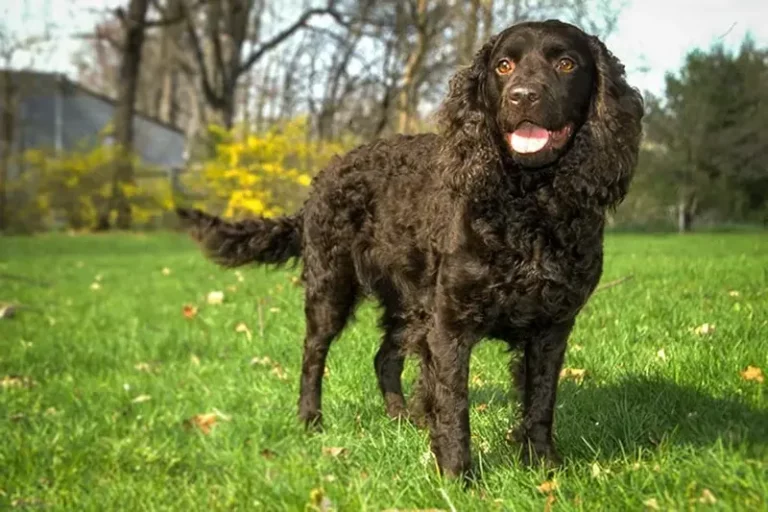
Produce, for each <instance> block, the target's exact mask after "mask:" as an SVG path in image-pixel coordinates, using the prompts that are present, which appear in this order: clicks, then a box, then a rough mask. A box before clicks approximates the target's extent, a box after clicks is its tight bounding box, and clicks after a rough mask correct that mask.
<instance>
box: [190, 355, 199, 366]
mask: <svg viewBox="0 0 768 512" xmlns="http://www.w3.org/2000/svg"><path fill="white" fill-rule="evenodd" d="M189 362H190V363H192V364H193V365H195V366H200V358H199V357H197V356H196V355H195V354H192V355H191V356H189Z"/></svg>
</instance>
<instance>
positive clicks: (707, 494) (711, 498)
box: [699, 489, 717, 505]
mask: <svg viewBox="0 0 768 512" xmlns="http://www.w3.org/2000/svg"><path fill="white" fill-rule="evenodd" d="M699 503H704V504H705V505H714V504H715V503H717V498H715V495H714V494H712V491H710V490H709V489H702V490H701V496H700V497H699Z"/></svg>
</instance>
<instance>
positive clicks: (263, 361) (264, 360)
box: [251, 356, 272, 366]
mask: <svg viewBox="0 0 768 512" xmlns="http://www.w3.org/2000/svg"><path fill="white" fill-rule="evenodd" d="M271 364H272V360H271V359H270V358H269V357H267V356H264V357H259V356H256V357H254V358H252V359H251V366H256V365H259V366H270V365H271Z"/></svg>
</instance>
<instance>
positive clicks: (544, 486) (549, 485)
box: [536, 480, 558, 493]
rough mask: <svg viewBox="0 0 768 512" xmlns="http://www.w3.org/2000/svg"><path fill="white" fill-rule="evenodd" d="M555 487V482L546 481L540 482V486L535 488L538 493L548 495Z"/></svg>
mask: <svg viewBox="0 0 768 512" xmlns="http://www.w3.org/2000/svg"><path fill="white" fill-rule="evenodd" d="M557 487H558V485H557V480H547V481H545V482H542V483H541V485H539V486H537V487H536V488H537V489H538V490H539V492H543V493H550V492H554V491H556V490H557Z"/></svg>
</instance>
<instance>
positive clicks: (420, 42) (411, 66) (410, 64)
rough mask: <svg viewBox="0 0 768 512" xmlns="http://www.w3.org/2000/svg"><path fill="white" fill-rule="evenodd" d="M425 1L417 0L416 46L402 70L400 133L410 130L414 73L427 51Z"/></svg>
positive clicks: (414, 108)
mask: <svg viewBox="0 0 768 512" xmlns="http://www.w3.org/2000/svg"><path fill="white" fill-rule="evenodd" d="M427 2H428V0H418V3H417V6H416V13H415V17H416V19H415V20H413V22H414V23H415V24H416V28H417V37H416V46H415V47H414V48H413V50H412V51H411V52H410V53H409V55H408V60H407V62H406V64H405V70H404V71H403V83H402V86H401V88H400V95H399V97H398V102H397V103H398V109H399V111H400V113H399V117H398V123H397V131H398V132H400V133H408V132H409V131H410V129H411V125H412V124H413V119H412V118H413V114H414V113H415V110H416V106H417V105H416V103H417V102H416V99H415V97H414V95H415V94H416V90H415V89H416V88H415V87H414V83H415V81H416V74H417V73H418V72H419V68H420V67H421V64H422V63H423V61H424V56H425V55H426V53H427V44H428V41H427V38H428V34H427V23H428V20H427Z"/></svg>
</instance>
